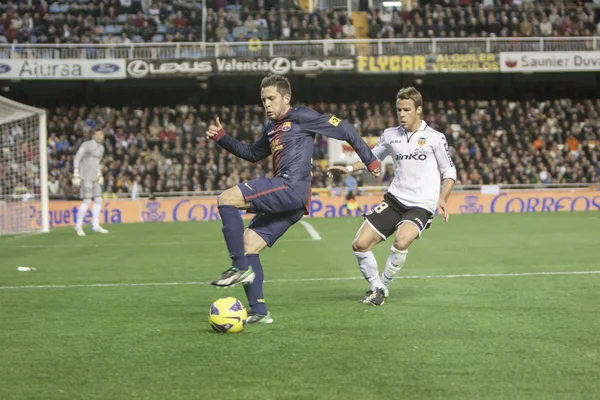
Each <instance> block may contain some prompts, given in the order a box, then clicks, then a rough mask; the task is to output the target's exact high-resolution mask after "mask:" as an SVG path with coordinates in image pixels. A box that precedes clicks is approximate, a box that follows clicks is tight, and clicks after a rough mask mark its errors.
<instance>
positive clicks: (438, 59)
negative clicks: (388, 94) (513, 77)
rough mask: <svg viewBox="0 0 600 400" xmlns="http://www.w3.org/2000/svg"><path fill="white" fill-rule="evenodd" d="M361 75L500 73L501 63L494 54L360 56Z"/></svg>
mask: <svg viewBox="0 0 600 400" xmlns="http://www.w3.org/2000/svg"><path fill="white" fill-rule="evenodd" d="M356 64H357V69H358V72H360V73H367V74H370V73H383V74H385V73H394V72H499V71H500V63H499V62H498V57H497V55H496V54H493V53H479V54H460V53H456V54H437V55H434V54H432V55H427V56H425V55H402V56H400V55H398V56H358V57H357V62H356Z"/></svg>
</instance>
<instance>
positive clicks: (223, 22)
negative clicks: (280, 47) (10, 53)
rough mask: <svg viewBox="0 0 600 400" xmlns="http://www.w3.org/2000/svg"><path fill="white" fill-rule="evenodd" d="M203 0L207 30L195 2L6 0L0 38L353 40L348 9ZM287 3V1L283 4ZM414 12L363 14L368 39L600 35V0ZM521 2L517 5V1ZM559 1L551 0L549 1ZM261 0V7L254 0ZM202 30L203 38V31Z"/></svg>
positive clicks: (0, 12) (508, 1) (476, 4)
mask: <svg viewBox="0 0 600 400" xmlns="http://www.w3.org/2000/svg"><path fill="white" fill-rule="evenodd" d="M229 3H231V2H227V1H226V0H223V1H208V2H207V4H208V6H209V7H211V8H208V9H207V17H206V25H205V35H203V32H202V9H201V2H199V1H195V0H192V1H173V0H167V1H160V2H154V1H151V0H138V1H136V0H106V1H99V0H80V1H77V2H72V1H65V0H60V1H56V2H52V3H47V2H44V1H31V2H24V1H8V2H2V4H1V5H0V43H15V44H18V43H40V44H41V43H48V44H60V43H84V44H85V43H124V44H128V43H132V42H134V43H149V42H154V43H161V42H194V41H199V40H201V39H205V41H206V42H234V41H238V42H246V41H249V40H260V41H267V40H318V39H344V38H355V37H356V28H355V26H354V25H353V21H352V18H351V17H352V16H351V15H348V14H347V13H346V12H345V11H338V10H336V11H334V10H331V9H329V10H316V11H314V12H308V11H304V10H302V9H300V8H298V7H297V6H295V5H294V4H293V3H291V2H281V6H280V7H276V5H277V2H264V1H263V2H243V5H240V4H229ZM288 3H290V4H288ZM426 3H427V4H426V5H424V6H422V7H419V6H416V7H415V8H414V9H413V10H412V11H397V10H394V9H386V8H373V9H370V10H368V11H367V12H366V14H367V18H368V30H367V37H369V38H373V39H375V38H430V37H436V38H454V37H456V38H464V37H538V36H556V37H559V36H578V37H584V36H593V35H600V8H598V6H597V2H593V1H585V2H577V3H575V2H551V1H536V2H534V1H531V0H523V1H519V2H517V1H512V0H503V1H498V0H497V1H493V0H484V1H472V0H465V1H460V2H458V3H459V4H460V5H457V6H455V7H449V6H447V5H446V3H447V2H443V1H432V2H426ZM517 3H518V4H517ZM554 3H556V4H554ZM258 4H261V5H262V8H261V7H260V6H259V5H258ZM203 36H205V37H203Z"/></svg>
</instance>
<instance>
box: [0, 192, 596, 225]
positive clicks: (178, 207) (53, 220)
mask: <svg viewBox="0 0 600 400" xmlns="http://www.w3.org/2000/svg"><path fill="white" fill-rule="evenodd" d="M382 199H383V195H382V194H378V195H368V196H364V195H363V196H358V197H357V199H356V200H357V201H358V203H359V204H360V208H359V209H358V210H354V211H353V214H354V215H356V216H359V215H361V214H362V213H364V212H367V211H369V210H371V209H372V208H374V207H375V206H377V205H378V204H379V203H380V202H381V200H382ZM345 203H346V200H345V197H343V196H341V197H324V198H315V199H313V200H312V201H311V205H310V217H311V218H337V217H342V216H346V215H347V212H346V209H345ZM79 204H80V203H79V202H78V201H51V202H50V210H49V214H50V215H49V217H50V218H49V219H50V226H51V227H61V226H72V225H73V224H74V223H75V216H76V214H77V208H78V207H79ZM449 208H450V214H480V213H531V212H570V211H600V191H592V190H581V191H572V190H549V191H519V192H503V193H499V194H495V195H488V194H485V195H484V194H480V193H479V192H474V193H473V192H472V193H465V192H456V193H453V194H452V195H451V198H450V201H449ZM0 210H2V209H1V208H0ZM3 210H4V211H3V212H4V213H5V214H4V215H3V214H1V213H0V230H3V231H5V232H8V231H11V228H12V229H13V231H14V229H15V228H16V227H17V226H19V225H24V224H27V225H29V226H30V227H41V224H42V214H41V209H40V206H39V204H38V203H11V204H7V207H5V208H4V209H3ZM242 215H243V217H244V218H251V217H252V216H253V215H252V214H246V213H242ZM91 218H92V215H91V211H88V212H87V214H86V216H85V217H84V223H89V222H90V221H91ZM218 219H219V213H218V211H217V199H216V198H215V197H196V198H175V199H165V200H112V201H105V202H104V204H103V207H102V214H101V216H100V222H101V223H102V224H120V223H131V222H148V223H150V222H178V221H215V220H218Z"/></svg>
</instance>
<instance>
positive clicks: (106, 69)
mask: <svg viewBox="0 0 600 400" xmlns="http://www.w3.org/2000/svg"><path fill="white" fill-rule="evenodd" d="M120 69H121V67H119V66H118V65H117V64H111V63H102V64H96V65H94V66H92V71H94V72H97V73H99V74H112V73H114V72H117V71H118V70H120Z"/></svg>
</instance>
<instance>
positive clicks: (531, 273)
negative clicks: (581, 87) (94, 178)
mask: <svg viewBox="0 0 600 400" xmlns="http://www.w3.org/2000/svg"><path fill="white" fill-rule="evenodd" d="M554 275H600V271H548V272H516V273H508V274H461V275H408V276H397V277H396V279H455V278H512V277H522V276H554ZM361 279H363V278H362V277H357V276H349V277H342V278H299V279H272V280H266V281H265V283H290V282H296V283H297V282H331V281H355V280H361ZM208 284H210V282H147V283H90V284H81V285H37V286H0V290H8V289H70V288H88V287H136V286H138V287H139V286H185V285H208Z"/></svg>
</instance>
